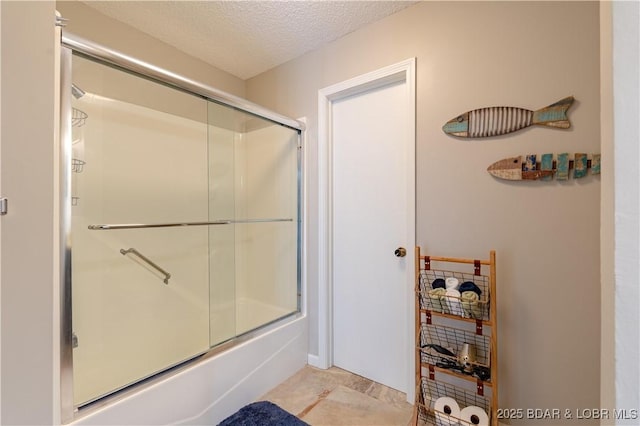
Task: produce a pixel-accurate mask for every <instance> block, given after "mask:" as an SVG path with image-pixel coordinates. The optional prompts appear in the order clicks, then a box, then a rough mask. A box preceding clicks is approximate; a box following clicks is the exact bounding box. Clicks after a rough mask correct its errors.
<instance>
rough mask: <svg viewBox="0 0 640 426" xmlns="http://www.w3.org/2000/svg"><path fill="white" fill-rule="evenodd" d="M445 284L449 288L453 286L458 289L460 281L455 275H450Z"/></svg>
mask: <svg viewBox="0 0 640 426" xmlns="http://www.w3.org/2000/svg"><path fill="white" fill-rule="evenodd" d="M444 283H445V284H444V285H445V287H446V288H447V290H448V289H450V288H453V289H456V290H457V289H458V284H459V283H460V281H458V279H457V278H454V277H449V278H447V279H446V280H445V281H444Z"/></svg>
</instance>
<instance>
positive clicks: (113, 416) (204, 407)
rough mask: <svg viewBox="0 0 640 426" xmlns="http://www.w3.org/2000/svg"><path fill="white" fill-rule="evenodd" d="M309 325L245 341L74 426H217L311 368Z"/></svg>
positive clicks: (302, 320)
mask: <svg viewBox="0 0 640 426" xmlns="http://www.w3.org/2000/svg"><path fill="white" fill-rule="evenodd" d="M307 330H308V321H307V317H306V316H305V315H302V314H299V315H297V316H294V317H290V318H287V319H284V320H281V321H279V322H277V323H274V324H272V325H270V326H267V327H265V328H263V329H261V330H259V331H257V332H256V333H252V334H251V336H244V337H241V338H239V339H237V340H236V342H232V343H230V344H228V345H225V346H228V348H227V349H224V350H221V351H219V352H217V351H216V352H217V353H215V354H212V355H205V356H204V357H202V358H201V359H199V360H196V361H193V362H192V363H190V364H188V365H187V366H185V367H182V368H181V369H179V370H178V371H177V372H174V373H172V374H167V375H165V376H162V377H159V378H156V379H154V380H153V381H152V382H151V383H148V384H143V385H141V386H139V387H138V388H137V389H135V388H134V389H132V390H130V391H128V393H127V394H126V395H124V396H122V397H120V398H119V399H117V400H114V401H113V402H110V403H106V404H105V405H103V406H101V407H90V408H87V409H84V410H85V412H82V411H81V412H79V413H77V416H76V417H77V419H76V420H75V421H73V422H72V423H70V424H72V425H123V424H126V425H217V424H218V423H219V422H220V421H222V420H223V419H225V418H226V417H228V416H229V415H231V414H233V413H234V412H236V411H237V410H238V409H240V408H241V407H243V406H244V405H246V404H248V403H250V402H252V401H255V400H256V399H257V398H259V397H260V396H261V395H263V394H265V393H266V392H267V391H268V390H269V389H271V388H273V387H275V386H276V385H278V384H279V383H281V382H283V381H284V380H286V379H287V378H288V377H290V376H292V375H293V374H294V373H295V372H296V371H298V370H299V369H301V368H302V367H304V366H305V364H306V363H307V353H308V351H307V342H308V332H307Z"/></svg>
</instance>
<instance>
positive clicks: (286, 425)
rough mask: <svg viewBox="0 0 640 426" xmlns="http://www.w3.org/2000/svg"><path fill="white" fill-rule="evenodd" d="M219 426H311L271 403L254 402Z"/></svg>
mask: <svg viewBox="0 0 640 426" xmlns="http://www.w3.org/2000/svg"><path fill="white" fill-rule="evenodd" d="M218 426H309V425H308V424H307V423H305V422H303V421H302V420H300V419H299V418H297V417H296V416H294V415H293V414H291V413H288V412H286V411H284V410H283V409H282V408H280V407H278V406H277V405H276V404H274V403H272V402H269V401H259V402H254V403H252V404H249V405H245V406H244V407H242V408H241V409H240V410H239V411H238V412H237V413H235V414H233V415H231V416H229V417H227V418H226V419H224V420H223V421H222V422H221V423H220V424H219V425H218Z"/></svg>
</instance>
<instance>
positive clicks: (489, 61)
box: [247, 2, 600, 424]
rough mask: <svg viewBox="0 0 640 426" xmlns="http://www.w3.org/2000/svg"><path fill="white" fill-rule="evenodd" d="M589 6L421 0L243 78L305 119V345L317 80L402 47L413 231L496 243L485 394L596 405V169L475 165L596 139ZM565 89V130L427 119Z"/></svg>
mask: <svg viewBox="0 0 640 426" xmlns="http://www.w3.org/2000/svg"><path fill="white" fill-rule="evenodd" d="M598 8H599V6H598V3H597V2H470V3H462V2H422V3H419V4H417V5H415V6H413V7H410V8H408V9H405V10H404V11H402V12H400V13H398V14H396V15H393V16H391V17H388V18H386V19H383V20H381V21H379V22H377V23H375V24H373V25H370V26H368V27H366V28H364V29H361V30H359V31H356V32H354V33H351V34H349V35H347V36H345V37H343V38H341V39H339V40H337V41H335V42H333V43H331V44H330V45H328V46H326V47H325V48H323V49H320V50H317V51H314V52H311V53H309V54H307V55H305V56H303V57H301V58H298V59H296V60H293V61H291V62H289V63H287V64H284V65H282V66H280V67H278V68H276V69H273V70H271V71H268V72H266V73H264V74H261V75H259V76H257V77H255V78H253V79H250V80H248V81H247V96H248V98H249V99H250V100H252V101H253V102H256V103H259V104H262V105H264V106H266V107H269V108H272V109H274V110H276V111H278V112H280V113H283V114H286V115H289V116H294V117H300V116H306V117H307V119H308V128H309V131H308V134H307V141H308V146H307V150H308V153H309V157H310V162H309V163H310V164H309V168H308V170H307V173H308V178H309V180H310V182H311V183H310V189H309V193H308V199H309V200H310V204H309V206H308V211H309V215H310V218H309V221H308V226H309V228H310V232H309V240H310V241H309V244H310V251H309V253H308V258H309V259H310V260H311V264H310V265H309V269H308V273H309V277H310V278H309V283H308V285H309V296H310V299H309V310H310V316H311V318H310V326H311V342H310V351H311V353H312V354H313V353H317V352H316V351H317V348H318V344H317V341H316V339H317V287H318V283H317V281H315V280H314V278H313V277H315V276H317V264H315V262H314V261H313V259H316V258H317V252H315V251H314V250H315V247H316V244H317V235H318V230H317V214H316V213H315V212H317V210H318V206H317V204H316V202H315V200H316V199H317V163H316V158H315V155H314V153H315V152H316V149H317V141H316V139H317V106H316V104H317V90H318V89H321V88H323V87H325V86H328V85H331V84H334V83H337V82H340V81H342V80H345V79H348V78H351V77H354V76H357V75H359V74H363V73H366V72H369V71H372V70H374V69H377V68H381V67H383V66H386V65H390V64H393V63H395V62H399V61H401V60H403V59H406V58H408V57H416V58H417V123H416V125H417V218H418V219H417V242H418V244H419V245H420V246H422V247H423V249H425V250H426V251H427V252H429V253H433V254H438V255H452V256H462V257H484V256H486V255H487V252H488V251H489V250H490V249H496V250H497V256H498V288H499V291H498V297H499V304H498V317H499V322H500V332H499V339H500V340H499V346H500V349H499V366H500V377H501V379H500V386H501V392H500V393H501V401H500V407H502V408H562V409H565V408H566V409H572V410H575V409H577V408H593V407H598V406H599V404H600V399H599V390H600V375H599V371H600V266H599V262H600V245H599V238H600V233H599V228H600V178H599V177H592V176H590V177H587V178H586V179H583V180H579V181H575V180H570V181H568V182H557V181H552V182H548V183H542V182H516V183H507V182H504V181H498V180H495V179H494V178H492V177H491V176H489V175H488V173H487V172H486V171H485V169H486V167H487V166H488V165H489V164H491V163H493V162H494V161H497V160H499V159H502V158H505V157H510V156H514V155H524V154H529V153H537V154H542V153H545V152H553V153H559V152H570V153H574V152H588V153H594V152H599V151H600V124H599V122H600V80H599V66H600V58H599V13H598ZM569 95H573V96H575V98H576V102H575V103H574V105H573V106H572V108H571V110H570V113H569V115H570V119H571V122H572V124H573V127H572V129H571V130H568V131H562V130H556V129H548V128H531V129H527V130H524V131H521V132H519V133H515V134H512V135H507V136H503V137H497V138H492V139H488V140H473V141H465V140H458V139H454V138H451V137H448V136H446V135H445V134H444V133H443V132H442V130H441V126H442V125H443V123H444V122H445V121H447V120H449V119H450V118H452V117H454V116H456V115H458V114H460V113H463V112H465V111H468V110H471V109H474V108H479V107H484V106H493V105H505V106H521V107H526V108H530V109H537V108H540V107H544V106H546V105H548V104H551V103H553V102H555V101H557V100H559V99H561V98H563V97H565V96H569ZM354 166H356V167H357V165H354ZM574 413H575V411H574ZM514 423H516V422H514ZM524 423H526V424H532V423H535V422H534V421H533V420H527V421H526V422H524ZM547 424H548V422H547Z"/></svg>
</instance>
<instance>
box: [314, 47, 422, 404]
mask: <svg viewBox="0 0 640 426" xmlns="http://www.w3.org/2000/svg"><path fill="white" fill-rule="evenodd" d="M415 75H416V59H415V58H410V59H407V60H404V61H402V62H398V63H396V64H393V65H390V66H387V67H384V68H381V69H378V70H375V71H372V72H369V73H367V74H364V75H361V76H358V77H355V78H352V79H349V80H346V81H343V82H341V83H338V84H335V85H332V86H329V87H325V88H324V89H320V90H319V91H318V206H319V212H318V216H319V217H318V356H317V358H316V357H310V360H309V361H310V362H309V363H310V364H312V365H314V366H316V367H319V368H329V367H331V366H332V365H333V265H332V259H333V217H332V212H333V193H332V188H333V141H332V138H331V134H332V128H333V124H332V120H331V117H332V112H333V111H332V110H333V103H334V102H336V101H339V100H341V99H344V98H346V97H348V96H353V95H356V94H360V93H364V92H368V91H370V90H375V89H377V88H380V87H383V86H386V85H389V84H392V83H398V82H404V83H406V102H407V111H408V112H409V120H407V123H408V124H407V126H408V128H407V129H406V135H407V140H406V141H405V143H407V144H409V149H408V150H407V156H408V158H407V162H406V163H407V188H406V191H407V203H408V206H407V207H408V208H407V223H408V229H407V236H406V244H407V247H406V248H407V256H406V259H407V268H409V271H413V267H412V266H413V264H414V259H413V258H414V247H415V216H416V214H415V200H416V191H415V180H416V179H415V177H416V172H415V158H416V154H415V146H416V132H415V128H416V125H415V122H416V114H415V110H416V107H415V104H416V101H415V99H416V84H415ZM407 275H408V278H407V282H406V283H405V284H406V285H405V286H404V290H405V293H406V294H405V296H406V297H404V300H405V304H406V306H405V308H406V309H405V312H406V315H407V321H406V323H407V325H411V324H413V323H414V303H413V296H414V288H413V287H414V282H415V278H414V277H413V274H412V273H408V274H407ZM414 338H415V336H414V331H413V327H411V326H409V327H407V330H406V342H407V345H406V359H407V372H406V377H407V386H406V389H407V399H408V400H410V401H413V393H414V385H413V383H412V381H413V380H414V371H413V370H414V355H415V354H414Z"/></svg>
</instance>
